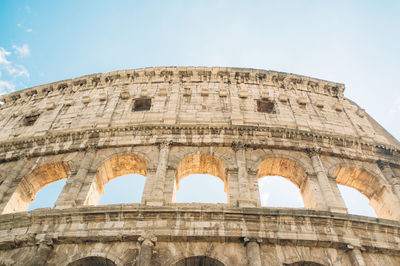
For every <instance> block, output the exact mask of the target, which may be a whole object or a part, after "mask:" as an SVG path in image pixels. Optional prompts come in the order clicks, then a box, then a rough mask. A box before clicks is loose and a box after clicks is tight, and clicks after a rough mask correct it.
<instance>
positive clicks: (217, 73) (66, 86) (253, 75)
mask: <svg viewBox="0 0 400 266" xmlns="http://www.w3.org/2000/svg"><path fill="white" fill-rule="evenodd" d="M161 82H168V83H182V84H183V83H189V82H193V83H201V82H205V83H209V82H215V83H222V84H223V83H226V84H258V85H263V86H266V87H268V86H272V87H277V88H280V89H294V90H303V91H308V92H312V93H317V94H324V95H329V96H332V97H339V98H342V97H343V92H344V85H343V84H341V83H336V82H331V81H326V80H322V79H317V78H311V77H307V76H302V75H296V74H292V73H284V72H277V71H271V70H261V69H251V68H224V67H154V68H153V67H150V68H142V69H130V70H119V71H113V72H108V73H104V74H103V73H99V74H92V75H86V76H82V77H78V78H74V79H67V80H61V81H57V82H53V83H48V84H43V85H39V86H35V87H32V88H27V89H24V90H19V91H16V92H13V93H10V94H6V95H3V96H1V97H0V101H3V102H5V103H7V104H11V103H13V102H15V101H16V100H18V99H21V98H25V97H30V96H33V95H42V96H47V95H48V94H49V93H52V92H53V91H59V92H61V93H62V94H71V93H75V92H77V91H79V90H87V89H93V88H96V87H100V86H124V85H128V84H146V83H161Z"/></svg>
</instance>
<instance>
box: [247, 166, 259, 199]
mask: <svg viewBox="0 0 400 266" xmlns="http://www.w3.org/2000/svg"><path fill="white" fill-rule="evenodd" d="M247 176H248V177H249V183H250V195H251V199H252V200H253V201H254V202H255V203H256V205H257V207H260V206H261V201H260V188H259V187H258V179H257V171H254V170H249V171H247Z"/></svg>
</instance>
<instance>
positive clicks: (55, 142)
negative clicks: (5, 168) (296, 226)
mask: <svg viewBox="0 0 400 266" xmlns="http://www.w3.org/2000/svg"><path fill="white" fill-rule="evenodd" d="M182 134H190V135H201V136H204V135H212V136H215V137H214V138H209V139H211V140H208V141H204V140H203V141H200V142H182V141H181V140H180V138H179V137H176V138H175V136H179V135H182ZM124 136H128V137H129V136H133V137H146V136H157V137H156V138H152V140H151V141H148V142H146V143H140V144H137V143H136V144H135V143H125V144H112V139H113V138H116V137H124ZM221 136H223V137H224V139H223V140H221ZM235 137H239V138H240V141H241V142H242V144H243V145H245V147H246V148H277V149H287V150H298V151H304V152H307V150H308V149H310V148H312V147H314V145H316V144H318V146H320V147H321V153H322V154H323V155H324V154H325V155H332V156H340V157H346V156H348V155H346V154H344V152H343V149H346V150H348V151H349V150H350V151H352V153H354V154H355V155H354V157H357V155H356V154H358V155H361V154H362V156H361V157H363V158H362V160H368V158H367V157H365V156H366V155H368V156H369V157H371V158H370V160H372V161H377V160H378V159H379V160H382V161H389V162H390V163H392V164H399V160H398V158H399V157H400V147H397V146H391V145H386V144H381V143H375V142H368V141H365V140H362V139H360V138H356V137H352V136H345V135H329V134H325V133H319V132H309V131H304V130H298V129H289V128H282V127H257V126H208V125H162V124H160V125H129V126H118V127H107V128H90V129H82V130H79V131H77V130H75V131H69V132H66V131H62V132H56V131H53V132H49V133H47V134H45V135H43V136H34V137H27V138H18V139H12V140H7V141H2V142H0V161H3V162H4V161H12V160H17V159H18V158H20V157H21V156H29V157H37V156H45V155H51V154H59V153H67V152H74V151H82V150H87V149H89V148H91V149H103V148H111V147H123V146H127V145H128V146H135V145H136V146H137V145H141V146H143V145H159V144H160V143H162V142H163V141H166V140H168V141H171V142H172V143H173V145H178V146H179V145H180V146H182V145H189V146H191V145H200V146H207V145H217V146H218V145H219V146H227V147H231V146H232V142H233V141H236V140H237V138H235ZM101 139H103V140H104V139H106V140H107V141H106V142H104V141H100V140H101ZM282 139H284V140H287V141H286V142H285V143H284V144H279V145H277V144H274V143H273V142H274V141H279V140H282ZM300 141H301V143H300ZM43 149H45V150H44V151H43ZM372 157H376V158H372Z"/></svg>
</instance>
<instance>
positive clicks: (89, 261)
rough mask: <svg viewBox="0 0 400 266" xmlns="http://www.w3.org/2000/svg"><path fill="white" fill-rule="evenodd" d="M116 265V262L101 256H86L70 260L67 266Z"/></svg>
mask: <svg viewBox="0 0 400 266" xmlns="http://www.w3.org/2000/svg"><path fill="white" fill-rule="evenodd" d="M92 265H96V266H116V264H115V263H114V262H113V261H111V260H109V259H106V258H103V257H94V256H93V257H86V258H82V259H79V260H76V261H73V262H71V263H70V264H68V265H67V266H92Z"/></svg>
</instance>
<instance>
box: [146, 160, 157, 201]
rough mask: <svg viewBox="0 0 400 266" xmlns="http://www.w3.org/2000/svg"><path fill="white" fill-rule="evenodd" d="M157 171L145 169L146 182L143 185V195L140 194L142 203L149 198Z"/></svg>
mask: <svg viewBox="0 0 400 266" xmlns="http://www.w3.org/2000/svg"><path fill="white" fill-rule="evenodd" d="M156 171H157V169H156V168H154V169H147V175H146V181H145V183H144V188H143V194H142V203H144V204H145V203H146V202H147V200H149V199H150V198H151V192H152V190H153V186H154V178H155V175H156Z"/></svg>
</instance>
